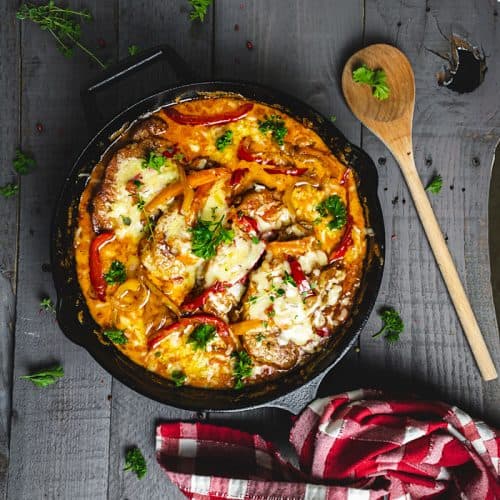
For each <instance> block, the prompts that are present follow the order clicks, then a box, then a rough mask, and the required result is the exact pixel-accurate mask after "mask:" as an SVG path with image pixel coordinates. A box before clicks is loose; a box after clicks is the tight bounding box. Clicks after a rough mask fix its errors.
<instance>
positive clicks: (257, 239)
mask: <svg viewBox="0 0 500 500" xmlns="http://www.w3.org/2000/svg"><path fill="white" fill-rule="evenodd" d="M250 239H251V240H252V243H253V244H255V245H258V244H259V243H260V239H259V237H258V236H252V237H251V238H250Z"/></svg>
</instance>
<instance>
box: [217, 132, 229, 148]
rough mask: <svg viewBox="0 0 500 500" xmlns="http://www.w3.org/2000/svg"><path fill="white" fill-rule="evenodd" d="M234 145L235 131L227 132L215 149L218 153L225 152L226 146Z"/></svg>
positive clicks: (219, 138) (218, 139)
mask: <svg viewBox="0 0 500 500" xmlns="http://www.w3.org/2000/svg"><path fill="white" fill-rule="evenodd" d="M232 143H233V131H232V130H226V131H225V132H224V133H223V134H222V135H221V136H220V137H218V138H217V140H216V141H215V147H216V148H217V150H218V151H223V150H224V148H225V147H226V146H229V145H230V144H232Z"/></svg>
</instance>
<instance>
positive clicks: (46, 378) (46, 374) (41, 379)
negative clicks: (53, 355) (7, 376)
mask: <svg viewBox="0 0 500 500" xmlns="http://www.w3.org/2000/svg"><path fill="white" fill-rule="evenodd" d="M63 376H64V370H63V367H62V366H54V367H53V368H49V369H47V370H40V371H38V372H35V373H32V374H31V375H23V376H22V377H21V378H22V379H24V380H29V381H30V382H32V383H33V384H35V385H36V386H37V387H47V386H48V385H52V384H54V383H55V382H57V380H58V379H60V378H61V377H63Z"/></svg>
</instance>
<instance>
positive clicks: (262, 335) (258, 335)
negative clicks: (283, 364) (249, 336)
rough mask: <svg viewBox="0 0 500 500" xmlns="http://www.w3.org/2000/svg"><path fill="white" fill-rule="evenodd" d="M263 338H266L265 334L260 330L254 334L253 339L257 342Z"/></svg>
mask: <svg viewBox="0 0 500 500" xmlns="http://www.w3.org/2000/svg"><path fill="white" fill-rule="evenodd" d="M265 338H266V336H265V335H264V334H263V333H262V332H259V333H258V334H257V335H256V336H255V340H256V341H257V342H262V341H263V340H264V339H265Z"/></svg>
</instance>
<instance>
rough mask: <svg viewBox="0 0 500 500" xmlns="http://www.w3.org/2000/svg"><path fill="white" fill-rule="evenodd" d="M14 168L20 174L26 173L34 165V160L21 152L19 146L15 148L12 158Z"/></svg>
mask: <svg viewBox="0 0 500 500" xmlns="http://www.w3.org/2000/svg"><path fill="white" fill-rule="evenodd" d="M12 164H13V165H14V170H15V171H16V172H17V173H18V174H20V175H26V174H27V173H29V171H30V170H31V169H32V168H33V167H34V166H35V165H36V163H35V160H34V159H33V158H31V157H30V156H28V155H27V154H26V153H23V152H22V151H21V150H20V149H19V148H18V149H16V156H14V160H12Z"/></svg>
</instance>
